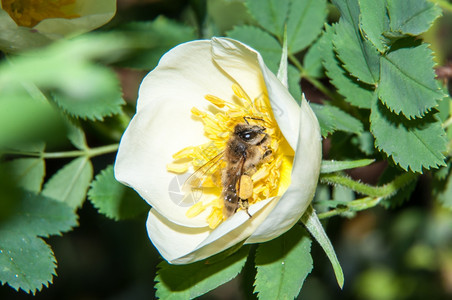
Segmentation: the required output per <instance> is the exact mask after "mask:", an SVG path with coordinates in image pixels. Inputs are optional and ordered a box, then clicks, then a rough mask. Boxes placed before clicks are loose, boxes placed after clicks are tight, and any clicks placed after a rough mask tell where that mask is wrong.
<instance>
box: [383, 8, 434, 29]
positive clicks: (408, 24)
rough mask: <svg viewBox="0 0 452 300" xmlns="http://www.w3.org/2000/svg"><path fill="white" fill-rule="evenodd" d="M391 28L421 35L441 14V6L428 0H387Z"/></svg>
mask: <svg viewBox="0 0 452 300" xmlns="http://www.w3.org/2000/svg"><path fill="white" fill-rule="evenodd" d="M387 3H388V12H389V15H390V16H391V23H390V25H391V30H392V31H396V32H400V33H404V34H410V35H419V34H421V33H423V32H425V31H427V30H428V29H429V28H430V26H431V25H432V23H433V21H435V19H436V18H438V17H439V16H440V15H441V8H440V7H439V6H437V5H435V4H434V3H432V2H431V1H428V0H410V1H400V0H387Z"/></svg>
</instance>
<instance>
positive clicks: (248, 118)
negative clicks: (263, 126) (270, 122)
mask: <svg viewBox="0 0 452 300" xmlns="http://www.w3.org/2000/svg"><path fill="white" fill-rule="evenodd" d="M243 120H244V121H245V123H246V124H248V125H249V124H250V123H248V120H257V121H264V119H262V118H255V117H243Z"/></svg>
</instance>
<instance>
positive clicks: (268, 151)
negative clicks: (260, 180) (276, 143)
mask: <svg viewBox="0 0 452 300" xmlns="http://www.w3.org/2000/svg"><path fill="white" fill-rule="evenodd" d="M272 153H273V151H272V150H271V149H268V150H267V151H265V153H264V155H262V159H264V158H266V157H267V156H269V155H271V154H272Z"/></svg>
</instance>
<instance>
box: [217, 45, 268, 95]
mask: <svg viewBox="0 0 452 300" xmlns="http://www.w3.org/2000/svg"><path fill="white" fill-rule="evenodd" d="M258 55H260V54H258V53H257V52H256V50H254V49H252V48H250V47H248V46H247V45H245V44H242V43H240V42H239V41H236V40H233V39H227V38H212V57H213V59H214V60H215V62H216V63H217V64H218V66H219V67H220V68H221V69H223V71H224V72H226V74H228V75H229V76H230V78H231V79H232V80H234V81H235V83H237V84H238V85H240V86H241V87H242V88H243V90H244V91H245V92H246V93H247V94H248V96H249V97H250V98H251V99H255V98H257V97H259V96H260V95H261V94H262V93H265V92H266V88H265V82H264V78H263V77H262V72H261V70H260V66H259V63H258V60H257V56H258Z"/></svg>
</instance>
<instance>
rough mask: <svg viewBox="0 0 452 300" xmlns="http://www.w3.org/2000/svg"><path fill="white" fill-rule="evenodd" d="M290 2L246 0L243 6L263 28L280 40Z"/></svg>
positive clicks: (288, 0)
mask: <svg viewBox="0 0 452 300" xmlns="http://www.w3.org/2000/svg"><path fill="white" fill-rule="evenodd" d="M290 2H291V0H247V1H246V2H245V4H246V6H247V7H248V10H249V12H250V13H251V15H252V16H253V17H254V19H255V20H256V21H257V22H258V23H259V24H260V25H261V26H262V27H263V28H265V29H266V30H268V31H269V32H271V33H273V34H274V35H276V36H278V37H281V38H282V36H283V31H284V24H285V22H286V19H287V13H288V12H289V7H290Z"/></svg>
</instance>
